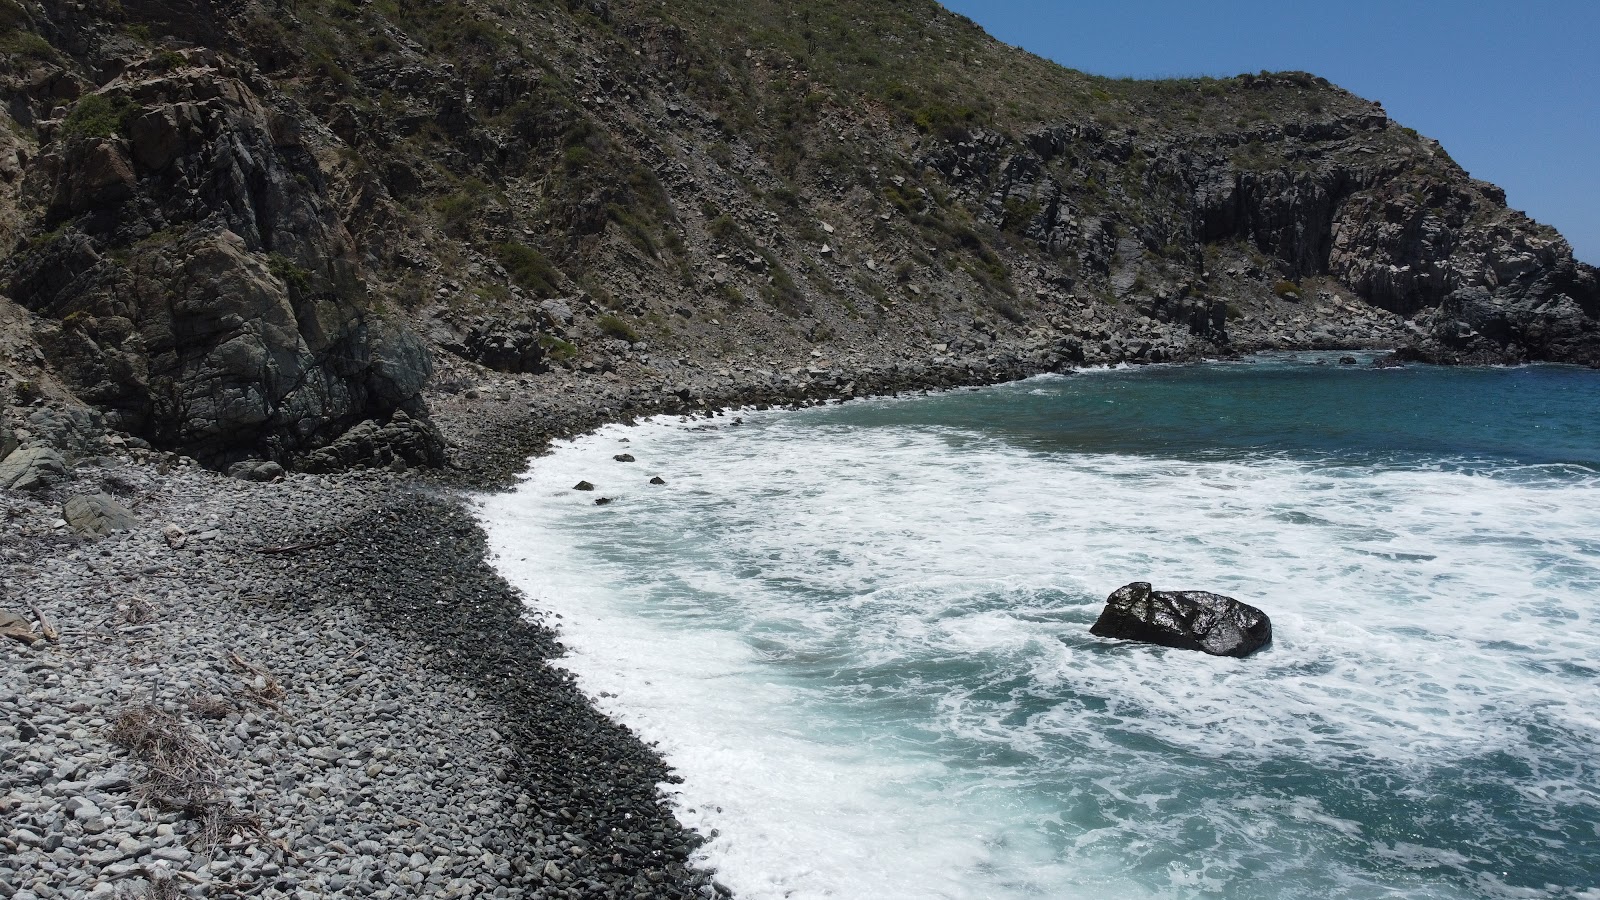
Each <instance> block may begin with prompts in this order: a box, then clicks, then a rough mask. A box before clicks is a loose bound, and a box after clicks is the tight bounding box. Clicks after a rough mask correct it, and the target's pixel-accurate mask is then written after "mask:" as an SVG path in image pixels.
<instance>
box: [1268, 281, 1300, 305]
mask: <svg viewBox="0 0 1600 900" xmlns="http://www.w3.org/2000/svg"><path fill="white" fill-rule="evenodd" d="M1272 292H1273V293H1274V294H1277V295H1278V297H1279V298H1280V299H1283V300H1299V299H1300V285H1298V284H1295V283H1294V282H1292V281H1289V280H1288V279H1284V280H1282V281H1279V282H1278V283H1277V284H1275V285H1273V286H1272Z"/></svg>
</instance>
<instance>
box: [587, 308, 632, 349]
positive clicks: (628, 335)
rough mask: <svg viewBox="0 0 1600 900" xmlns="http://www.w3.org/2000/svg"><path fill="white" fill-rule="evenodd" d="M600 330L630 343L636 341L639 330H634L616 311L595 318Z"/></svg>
mask: <svg viewBox="0 0 1600 900" xmlns="http://www.w3.org/2000/svg"><path fill="white" fill-rule="evenodd" d="M595 324H597V325H599V326H600V330H601V331H603V332H605V333H606V334H608V335H610V336H611V337H614V338H621V339H622V340H625V341H627V342H628V343H630V344H634V343H638V341H639V332H638V331H635V330H634V327H633V326H632V325H629V324H628V323H627V322H626V321H625V320H624V319H623V318H622V317H621V316H619V315H617V314H616V313H606V314H605V315H603V316H601V317H600V318H598V319H596V320H595Z"/></svg>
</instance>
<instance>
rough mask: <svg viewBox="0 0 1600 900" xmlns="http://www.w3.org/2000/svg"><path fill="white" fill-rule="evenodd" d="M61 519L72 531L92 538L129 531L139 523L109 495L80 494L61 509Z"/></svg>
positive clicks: (124, 507)
mask: <svg viewBox="0 0 1600 900" xmlns="http://www.w3.org/2000/svg"><path fill="white" fill-rule="evenodd" d="M61 517H62V518H63V519H66V520H67V524H68V525H71V526H72V530H73V531H76V532H77V533H79V534H82V535H87V536H90V537H102V536H104V535H108V534H110V533H111V532H113V531H128V530H131V529H132V528H133V527H134V526H135V525H137V524H138V523H139V520H138V519H136V518H134V516H133V513H132V512H129V511H128V508H127V507H126V506H123V505H122V504H121V503H118V502H117V501H116V500H115V499H114V498H113V497H111V496H110V495H109V494H79V495H78V496H76V497H72V498H70V499H68V500H67V502H66V503H65V504H63V505H62V507H61Z"/></svg>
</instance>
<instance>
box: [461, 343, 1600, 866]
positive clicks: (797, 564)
mask: <svg viewBox="0 0 1600 900" xmlns="http://www.w3.org/2000/svg"><path fill="white" fill-rule="evenodd" d="M1335 359H1336V357H1335V356H1323V355H1315V354H1312V355H1300V356H1284V357H1276V358H1272V359H1263V360H1254V361H1251V362H1248V363H1241V364H1215V365H1205V366H1191V367H1153V368H1144V369H1130V370H1113V371H1097V372H1089V373H1083V374H1079V375H1074V376H1070V377H1045V378H1040V379H1033V380H1030V381H1026V382H1020V383H1017V384H1012V385H1005V386H1000V387H995V388H988V389H984V390H981V391H958V392H952V393H947V394H941V395H935V396H929V397H918V398H908V399H898V400H882V401H870V402H863V403H853V404H848V405H845V406H837V407H828V408H822V409H813V410H806V411H801V412H771V413H760V414H750V413H746V414H743V415H744V418H745V424H744V425H742V426H738V427H732V426H731V425H730V424H729V423H730V421H731V420H730V418H728V417H724V418H721V419H717V420H714V422H710V423H708V422H706V421H705V420H698V421H695V422H676V421H663V422H657V423H651V424H648V425H645V426H642V427H638V428H622V427H617V428H610V429H606V430H604V431H602V432H600V433H599V434H596V435H593V436H590V437H587V438H583V439H580V440H578V441H575V442H573V443H571V444H569V445H566V446H563V447H562V448H560V449H558V451H557V452H556V453H555V454H553V455H552V456H550V457H548V458H544V459H541V460H538V461H537V462H536V463H535V465H534V467H533V469H532V471H531V472H530V474H529V476H528V478H527V480H526V482H525V483H524V485H523V486H522V488H521V489H520V490H519V491H517V492H515V493H513V494H507V495H503V496H499V497H493V498H488V499H486V500H485V502H484V504H483V507H482V516H483V519H484V521H485V522H486V524H487V526H488V528H489V531H490V535H491V541H492V543H493V544H494V546H495V547H496V549H497V551H498V552H499V555H500V558H499V565H500V566H501V568H502V571H504V572H505V573H506V574H507V576H508V577H509V578H511V579H512V580H513V581H514V582H516V583H518V584H519V585H521V586H522V587H523V588H524V589H525V590H526V591H527V592H528V594H529V596H530V598H532V608H533V611H534V612H535V613H536V614H538V615H543V616H554V615H560V616H561V619H560V623H559V624H560V625H561V627H562V628H563V630H564V633H565V635H566V641H567V643H568V645H569V646H570V647H571V648H572V651H573V652H572V655H571V656H570V658H569V660H568V664H569V665H570V667H571V668H572V669H573V671H574V672H576V673H577V674H578V676H579V678H580V680H581V681H582V682H583V683H584V684H585V686H586V687H587V688H588V689H589V690H590V692H591V693H592V694H593V695H595V696H596V697H598V698H599V701H600V702H601V703H602V705H604V706H605V708H607V709H608V711H610V712H612V713H613V714H614V715H616V716H617V717H619V718H621V719H622V720H624V721H627V722H628V723H630V724H631V725H632V726H633V727H635V728H636V729H638V730H639V731H640V732H641V733H642V734H643V735H644V736H645V737H647V738H648V739H651V740H655V741H658V742H659V743H660V746H661V748H662V750H663V752H665V753H666V754H667V755H668V757H669V759H670V760H671V761H672V762H673V763H674V765H676V766H677V767H678V768H679V770H680V772H681V773H682V774H683V776H684V779H685V781H684V783H683V784H682V785H679V786H676V787H675V788H674V790H676V791H678V792H679V794H678V797H677V803H678V807H679V815H680V817H681V818H683V819H684V820H685V821H686V822H688V823H689V824H691V825H693V826H695V827H698V828H700V829H701V830H702V831H704V832H706V833H707V834H709V835H713V837H712V840H711V841H710V842H709V843H708V846H707V850H706V854H707V856H706V860H707V863H708V864H709V865H712V866H715V867H717V868H718V869H719V873H720V877H721V878H722V880H723V881H724V882H725V883H727V884H729V885H730V886H731V887H733V888H734V889H735V890H736V892H738V893H739V894H740V895H741V896H744V897H747V898H760V897H791V898H803V897H845V898H855V897H874V898H880V897H881V898H890V897H906V898H912V897H960V898H967V897H974V898H975V897H996V898H998V897H1075V896H1093V897H1097V898H1116V897H1201V896H1226V897H1239V898H1252V897H1262V898H1266V897H1273V898H1278V897H1320V896H1339V897H1393V896H1406V897H1529V896H1554V897H1585V898H1600V793H1597V789H1596V784H1600V778H1597V777H1596V773H1595V772H1594V771H1593V769H1594V767H1595V765H1596V760H1597V759H1600V754H1597V753H1596V750H1597V748H1600V711H1597V710H1600V703H1597V701H1600V617H1597V614H1596V602H1597V601H1600V373H1595V372H1590V371H1584V370H1575V369H1566V368H1558V367H1536V368H1519V369H1458V370H1447V369H1435V368H1429V367H1411V368H1405V369H1398V370H1374V369H1370V368H1366V367H1364V366H1361V367H1341V366H1338V365H1336V364H1333V363H1334V360H1335ZM622 450H626V451H627V452H629V453H632V454H633V455H635V456H636V457H638V460H639V462H638V463H637V464H633V465H629V464H621V463H615V462H613V461H612V460H611V456H612V455H613V454H615V453H618V452H621V451H622ZM657 474H659V475H661V476H663V477H664V478H665V479H666V480H667V482H668V484H667V485H666V486H664V487H650V486H648V485H647V484H646V480H647V479H648V478H649V477H650V476H651V475H657ZM580 478H582V479H587V480H590V481H593V482H594V483H595V484H596V485H597V486H598V487H599V489H600V492H601V493H602V494H604V495H606V496H610V497H613V498H615V500H616V502H614V503H613V504H611V505H609V506H606V507H595V506H594V505H593V503H592V495H584V494H579V493H575V492H572V491H571V490H570V486H571V485H572V484H573V483H574V482H576V481H578V480H579V479H580ZM1133 580H1149V581H1152V582H1155V584H1156V586H1157V587H1164V588H1175V589H1186V588H1195V589H1208V590H1216V591H1219V592H1222V593H1227V594H1230V595H1232V596H1235V597H1238V598H1240V599H1242V600H1246V601H1247V602H1250V603H1253V604H1255V605H1258V606H1260V607H1262V608H1263V609H1265V610H1266V611H1267V612H1268V613H1269V614H1271V615H1272V616H1273V620H1274V624H1275V635H1276V640H1275V643H1274V645H1273V646H1272V647H1271V648H1269V649H1268V650H1266V651H1264V652H1263V653H1261V654H1258V655H1257V656H1256V657H1253V658H1252V659H1249V660H1225V659H1216V658H1211V657H1206V656H1203V655H1200V654H1193V653H1185V652H1182V651H1175V650H1166V649H1160V648H1149V647H1139V646H1133V645H1128V644H1121V643H1117V642H1110V641H1103V640H1100V639H1098V638H1094V637H1092V636H1091V635H1089V634H1088V626H1089V624H1090V623H1092V622H1093V620H1094V618H1095V616H1096V615H1097V614H1098V612H1099V609H1100V606H1101V604H1102V602H1103V600H1104V598H1105V596H1106V594H1108V593H1110V591H1112V590H1113V589H1115V588H1116V587H1118V586H1120V585H1121V584H1124V583H1126V582H1128V581H1133Z"/></svg>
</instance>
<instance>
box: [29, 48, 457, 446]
mask: <svg viewBox="0 0 1600 900" xmlns="http://www.w3.org/2000/svg"><path fill="white" fill-rule="evenodd" d="M182 60H183V64H182V65H179V66H177V67H176V68H175V69H172V70H170V71H168V70H156V69H155V68H154V63H150V64H147V65H146V66H145V67H143V68H141V67H139V66H135V67H133V68H131V69H129V70H128V71H127V72H125V73H124V74H123V75H122V76H121V77H119V78H117V79H115V80H113V81H111V82H110V83H109V84H107V85H106V86H105V87H103V88H101V89H100V90H99V91H97V92H95V93H94V94H92V95H90V96H89V97H87V98H85V99H83V100H80V101H78V107H77V108H79V109H82V108H83V104H85V103H91V104H94V106H92V107H91V109H99V110H101V111H102V112H104V114H105V115H107V116H111V117H113V118H115V119H117V120H118V121H119V122H120V123H121V124H120V126H119V127H118V128H117V129H116V130H114V131H113V132H112V133H109V134H100V133H97V132H96V131H95V130H94V129H93V128H92V127H91V126H86V125H84V124H83V121H82V120H81V119H77V120H75V119H74V118H73V117H71V116H69V117H68V118H67V119H66V120H65V121H53V122H45V123H42V124H41V125H40V130H41V133H42V134H45V135H49V136H53V140H50V141H49V142H47V143H46V144H45V147H44V152H43V154H42V156H41V158H40V159H38V160H37V161H36V163H35V164H34V165H33V166H32V167H31V168H30V170H29V173H28V180H27V182H26V184H25V185H24V193H25V194H28V195H31V196H34V197H36V198H38V199H39V200H40V201H41V202H40V203H39V204H38V206H37V207H36V208H37V209H39V210H40V212H39V220H38V221H36V222H34V223H32V228H31V230H32V231H33V232H35V233H36V234H38V235H41V237H38V238H35V239H34V240H32V241H30V242H28V243H27V244H25V245H24V246H23V248H22V250H21V252H19V253H18V254H16V255H15V257H14V258H13V260H12V261H11V262H10V263H9V264H8V266H7V272H6V275H7V276H8V277H7V279H6V280H7V282H8V283H9V291H10V294H11V296H12V297H13V298H14V299H16V300H17V301H19V302H20V303H22V304H23V305H24V306H27V307H28V308H30V309H32V310H34V311H35V312H37V313H40V314H42V320H43V321H44V322H45V323H46V324H45V325H44V326H43V327H42V328H41V329H40V333H39V334H38V338H39V341H40V344H41V345H42V346H43V347H44V349H45V352H46V354H47V356H48V357H49V359H50V362H51V364H52V366H53V368H54V369H55V370H56V371H57V372H59V373H61V374H62V376H63V377H64V379H65V380H66V381H67V382H68V386H69V387H70V388H71V389H72V390H73V391H74V392H75V393H76V394H77V395H78V396H79V397H80V398H81V399H83V400H85V401H88V402H90V403H93V404H95V405H97V406H99V407H101V408H103V409H105V410H106V411H107V413H108V414H109V417H110V421H109V424H111V425H113V426H114V427H117V428H120V429H123V430H126V431H128V432H131V433H133V434H137V435H140V436H142V437H145V438H147V439H149V440H151V441H152V442H154V443H156V444H157V445H159V446H162V447H164V448H169V449H174V450H178V451H180V452H182V453H185V454H187V455H190V456H193V457H195V458H197V459H199V460H201V461H202V462H206V463H208V464H211V465H218V466H222V465H226V464H227V463H230V462H233V461H235V460H238V459H242V458H245V457H249V456H268V457H272V458H276V459H280V460H284V461H288V460H290V459H292V458H294V457H296V456H299V455H302V454H304V453H306V452H309V451H312V450H315V449H317V448H320V447H324V446H326V445H328V444H329V443H331V442H333V441H334V440H335V439H336V438H338V437H339V436H340V435H341V434H342V433H343V432H344V431H345V430H346V429H348V428H349V427H351V426H352V425H355V424H356V423H359V422H363V421H368V420H375V421H378V422H388V421H389V419H390V418H391V417H392V416H393V415H394V413H395V412H396V411H397V410H406V411H408V412H410V413H411V414H412V417H411V418H412V419H414V420H419V421H422V422H424V423H426V411H425V409H424V408H423V406H422V401H421V399H420V393H419V392H420V390H421V388H422V385H423V383H424V382H425V381H426V379H427V378H428V376H429V374H430V372H431V362H430V359H429V356H428V353H427V351H426V349H425V348H424V346H423V344H422V343H421V341H419V340H418V339H417V338H416V337H415V336H414V335H412V334H411V333H410V332H408V331H406V330H405V329H403V328H400V327H397V326H395V325H393V324H391V323H390V322H389V321H387V320H386V319H385V318H384V317H382V316H380V315H379V314H378V313H377V312H376V310H375V309H373V308H372V306H371V304H370V303H369V301H368V299H367V297H366V296H365V289H364V287H363V284H362V282H361V281H360V279H359V278H358V274H357V267H356V264H355V262H354V259H353V253H352V249H351V238H350V236H349V234H348V233H347V232H346V231H345V229H344V226H343V225H341V224H340V222H339V219H338V218H337V216H336V215H335V214H334V211H333V210H332V208H331V203H330V202H329V200H328V198H327V196H326V194H327V184H326V180H325V178H324V176H323V173H322V170H321V168H320V166H319V165H318V163H317V161H316V159H315V158H313V156H312V154H311V152H310V151H309V149H308V148H307V147H306V146H305V145H304V144H303V143H302V141H301V138H300V133H299V130H298V125H297V124H296V120H295V119H294V118H293V116H292V115H290V114H288V113H287V112H285V111H284V110H281V109H278V108H276V107H273V106H270V105H268V104H266V103H265V102H263V100H262V99H261V98H260V96H258V94H257V91H256V89H255V88H257V87H261V89H263V90H265V88H264V87H262V86H259V85H257V86H253V85H252V84H250V83H249V79H248V77H247V76H245V75H243V74H241V73H240V72H238V71H236V70H234V69H233V68H231V67H230V66H229V65H227V64H226V63H224V62H223V61H221V60H220V58H218V57H217V56H215V55H214V54H212V53H210V52H208V51H189V52H187V53H185V54H184V55H183V57H182ZM165 65H167V66H172V65H173V63H172V61H171V60H170V59H168V60H167V61H166V63H165ZM91 125H92V123H91ZM433 443H434V445H435V446H434V447H433V448H432V450H430V451H429V454H430V455H437V454H438V452H439V451H440V449H441V447H442V443H441V442H439V441H437V440H434V442H433Z"/></svg>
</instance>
